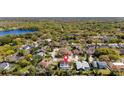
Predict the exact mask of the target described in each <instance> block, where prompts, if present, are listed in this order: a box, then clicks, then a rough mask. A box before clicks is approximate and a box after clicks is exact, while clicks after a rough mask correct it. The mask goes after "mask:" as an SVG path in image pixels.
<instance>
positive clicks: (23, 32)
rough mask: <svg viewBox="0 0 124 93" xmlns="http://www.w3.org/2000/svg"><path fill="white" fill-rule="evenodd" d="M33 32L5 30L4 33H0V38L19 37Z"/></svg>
mask: <svg viewBox="0 0 124 93" xmlns="http://www.w3.org/2000/svg"><path fill="white" fill-rule="evenodd" d="M31 32H35V30H19V29H16V30H6V31H0V36H6V35H21V34H27V33H31Z"/></svg>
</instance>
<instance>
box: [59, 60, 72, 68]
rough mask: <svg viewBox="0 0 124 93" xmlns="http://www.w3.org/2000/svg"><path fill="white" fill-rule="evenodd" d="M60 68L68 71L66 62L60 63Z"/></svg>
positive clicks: (68, 66)
mask: <svg viewBox="0 0 124 93" xmlns="http://www.w3.org/2000/svg"><path fill="white" fill-rule="evenodd" d="M60 68H62V69H69V68H70V65H69V63H68V62H64V61H61V62H60Z"/></svg>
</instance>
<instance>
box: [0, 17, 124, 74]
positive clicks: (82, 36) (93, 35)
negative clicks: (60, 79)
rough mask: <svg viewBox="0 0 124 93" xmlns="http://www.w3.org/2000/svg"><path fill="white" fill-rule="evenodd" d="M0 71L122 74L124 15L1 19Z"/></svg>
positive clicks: (15, 72)
mask: <svg viewBox="0 0 124 93" xmlns="http://www.w3.org/2000/svg"><path fill="white" fill-rule="evenodd" d="M0 75H5V76H11V75H13V76H14V75H15V76H123V75H124V20H120V19H116V18H115V19H114V18H113V19H112V20H109V18H108V19H107V18H106V19H102V18H101V19H98V20H97V19H95V20H93V19H85V18H82V19H81V18H77V19H76V18H72V19H61V18H57V19H56V18H55V19H52V18H49V19H40V18H39V19H34V18H16V19H11V20H9V19H1V20H0Z"/></svg>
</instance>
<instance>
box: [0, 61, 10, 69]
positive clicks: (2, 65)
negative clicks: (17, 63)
mask: <svg viewBox="0 0 124 93" xmlns="http://www.w3.org/2000/svg"><path fill="white" fill-rule="evenodd" d="M9 68H10V64H9V63H8V62H2V63H0V70H7V69H9Z"/></svg>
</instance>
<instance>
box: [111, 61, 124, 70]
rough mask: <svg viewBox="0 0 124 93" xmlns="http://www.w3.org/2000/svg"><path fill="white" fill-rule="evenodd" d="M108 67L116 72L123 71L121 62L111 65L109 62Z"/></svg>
mask: <svg viewBox="0 0 124 93" xmlns="http://www.w3.org/2000/svg"><path fill="white" fill-rule="evenodd" d="M109 67H110V68H111V69H112V70H114V71H118V70H122V71H124V63H122V62H113V63H112V62H110V63H109Z"/></svg>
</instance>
